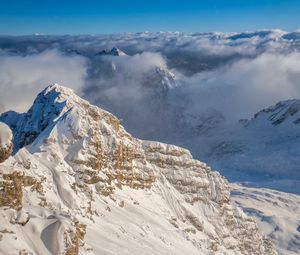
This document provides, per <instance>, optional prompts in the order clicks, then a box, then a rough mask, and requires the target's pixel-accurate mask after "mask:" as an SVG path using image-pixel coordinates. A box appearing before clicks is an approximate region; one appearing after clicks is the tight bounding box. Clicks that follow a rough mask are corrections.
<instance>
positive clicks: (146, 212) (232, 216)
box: [0, 84, 276, 255]
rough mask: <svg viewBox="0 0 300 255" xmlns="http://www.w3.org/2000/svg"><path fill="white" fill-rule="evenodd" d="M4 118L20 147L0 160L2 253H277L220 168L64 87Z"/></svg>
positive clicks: (49, 90) (49, 89)
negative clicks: (142, 135) (146, 136)
mask: <svg viewBox="0 0 300 255" xmlns="http://www.w3.org/2000/svg"><path fill="white" fill-rule="evenodd" d="M0 119H1V121H3V122H5V123H6V124H7V125H9V126H10V128H11V129H12V130H13V134H14V141H15V144H16V146H15V151H14V155H13V156H12V157H10V158H9V159H8V160H6V161H5V162H4V163H1V164H0V183H1V189H0V208H1V209H0V226H1V229H0V253H1V254H71V255H72V254H124V253H125V254H219V255H221V254H222V255H223V254H228V255H233V254H249V255H250V254H251V255H253V254H260V255H261V254H266V255H272V254H276V252H275V251H274V250H273V248H272V245H271V243H270V241H269V240H268V239H265V238H263V237H261V236H260V235H259V233H258V228H257V225H256V223H255V221H254V220H253V219H252V218H250V217H248V216H246V215H245V214H244V213H243V211H242V210H241V209H239V208H238V207H236V206H235V205H233V204H232V203H231V200H230V193H229V186H228V183H227V181H226V180H225V179H224V178H223V177H222V176H220V174H219V173H217V172H213V171H212V170H211V169H210V168H209V167H208V166H207V165H206V164H204V163H201V162H199V161H197V160H194V159H193V158H192V156H191V154H190V152H189V151H187V150H185V149H182V148H179V147H176V146H173V145H167V144H162V143H159V142H150V141H142V140H139V139H136V138H134V137H132V136H131V135H130V134H129V133H127V132H126V130H125V129H124V128H123V127H122V125H121V124H120V121H119V120H118V119H117V118H116V117H115V116H113V115H112V114H110V113H109V112H106V111H104V110H102V109H100V108H98V107H95V106H93V105H90V104H89V103H88V102H87V101H85V100H83V99H81V98H79V97H78V96H76V95H75V94H74V92H73V91H72V90H70V89H68V88H65V87H62V86H60V85H58V84H54V85H51V86H48V87H47V88H46V89H45V90H43V91H42V92H41V93H40V94H39V95H38V96H37V98H36V99H35V101H34V103H33V105H32V107H31V108H30V110H29V111H28V112H27V113H24V114H17V113H14V112H7V113H4V114H2V115H1V116H0ZM16 240H17V241H16Z"/></svg>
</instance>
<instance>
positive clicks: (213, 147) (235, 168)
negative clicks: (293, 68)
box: [202, 99, 300, 194]
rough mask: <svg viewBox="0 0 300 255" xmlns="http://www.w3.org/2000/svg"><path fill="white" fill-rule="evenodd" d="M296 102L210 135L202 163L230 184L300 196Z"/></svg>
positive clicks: (299, 104) (298, 107) (299, 115)
mask: <svg viewBox="0 0 300 255" xmlns="http://www.w3.org/2000/svg"><path fill="white" fill-rule="evenodd" d="M299 123H300V100H298V99H293V100H286V101H281V102H278V103H277V104H275V105H273V106H270V107H268V108H266V109H263V110H261V111H259V112H258V113H256V114H255V115H254V116H253V118H252V119H250V120H241V121H240V123H239V125H237V126H236V127H234V128H232V127H231V129H228V130H225V131H224V132H223V133H222V134H217V133H216V134H214V137H213V138H212V139H211V144H210V147H209V150H207V154H206V155H202V157H203V158H204V160H206V161H207V162H208V163H210V164H211V165H212V166H214V167H218V168H219V169H222V173H223V174H224V175H225V176H227V177H229V179H230V180H232V181H240V182H241V181H244V182H247V183H248V185H249V184H251V185H255V186H264V187H270V188H275V189H278V190H283V191H287V192H292V193H296V194H300V190H299V188H298V184H299V183H300V179H299V164H300V160H299V159H300V148H299V139H300V129H299Z"/></svg>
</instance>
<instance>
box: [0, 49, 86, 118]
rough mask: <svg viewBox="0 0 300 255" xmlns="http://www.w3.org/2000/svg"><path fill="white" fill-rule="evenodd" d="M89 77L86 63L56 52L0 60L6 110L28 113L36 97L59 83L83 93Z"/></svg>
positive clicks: (1, 100) (2, 101) (1, 97)
mask: <svg viewBox="0 0 300 255" xmlns="http://www.w3.org/2000/svg"><path fill="white" fill-rule="evenodd" d="M85 76H86V60H85V58H83V57H79V56H64V55H62V54H61V53H59V52H58V51H56V50H47V51H44V52H42V53H39V54H34V55H27V56H19V55H18V56H17V55H13V56H12V55H1V56H0V91H1V93H0V104H1V105H3V106H4V108H5V110H16V111H21V112H22V111H26V110H27V109H28V107H29V106H30V105H31V104H32V102H33V100H34V98H35V96H36V95H37V93H39V92H40V91H41V90H42V89H44V88H45V87H46V86H47V85H49V84H51V83H54V82H57V83H61V84H63V85H65V86H69V87H71V88H73V89H74V90H76V91H80V90H81V88H82V86H83V84H84V78H85Z"/></svg>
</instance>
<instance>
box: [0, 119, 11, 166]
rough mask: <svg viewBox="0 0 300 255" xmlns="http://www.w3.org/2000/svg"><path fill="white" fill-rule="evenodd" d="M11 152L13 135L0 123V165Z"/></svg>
mask: <svg viewBox="0 0 300 255" xmlns="http://www.w3.org/2000/svg"><path fill="white" fill-rule="evenodd" d="M12 150H13V134H12V131H11V130H10V128H9V127H8V126H7V125H6V124H4V123H3V122H0V163H2V162H4V161H5V160H6V159H8V157H9V156H10V155H11V153H12Z"/></svg>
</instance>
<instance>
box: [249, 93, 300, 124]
mask: <svg viewBox="0 0 300 255" xmlns="http://www.w3.org/2000/svg"><path fill="white" fill-rule="evenodd" d="M251 121H252V122H258V121H268V122H270V123H271V124H272V125H273V126H278V125H284V124H286V125H287V124H298V123H300V100H299V99H290V100H286V101H280V102H278V103H277V104H276V105H273V106H270V107H268V108H266V109H263V110H261V111H260V112H258V113H256V114H255V115H254V118H253V119H252V120H251Z"/></svg>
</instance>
